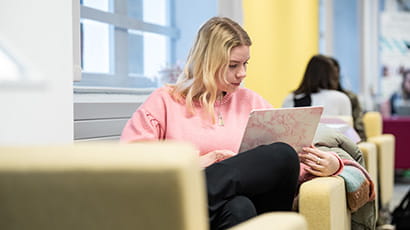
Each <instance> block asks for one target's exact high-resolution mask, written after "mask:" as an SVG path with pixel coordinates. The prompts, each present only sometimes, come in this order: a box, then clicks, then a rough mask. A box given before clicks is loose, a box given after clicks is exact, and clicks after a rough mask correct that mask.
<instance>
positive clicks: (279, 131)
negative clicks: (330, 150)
mask: <svg viewBox="0 0 410 230" xmlns="http://www.w3.org/2000/svg"><path fill="white" fill-rule="evenodd" d="M322 112H323V107H322V106H310V107H295V108H278V109H258V110H253V111H252V112H251V113H250V114H249V120H248V123H247V125H246V129H245V132H244V135H243V137H242V143H241V147H240V148H239V152H244V151H247V150H249V149H252V148H255V147H257V146H259V145H264V144H270V143H273V142H285V143H288V144H289V145H291V146H292V147H293V148H294V149H295V150H296V152H300V151H301V149H302V147H307V146H310V145H311V144H312V141H313V137H314V136H315V133H316V128H317V126H318V124H319V121H320V117H321V115H322Z"/></svg>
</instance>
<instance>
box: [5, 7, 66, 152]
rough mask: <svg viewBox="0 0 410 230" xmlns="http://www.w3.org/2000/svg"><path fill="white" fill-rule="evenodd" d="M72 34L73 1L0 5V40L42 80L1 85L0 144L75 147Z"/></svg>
mask: <svg viewBox="0 0 410 230" xmlns="http://www.w3.org/2000/svg"><path fill="white" fill-rule="evenodd" d="M72 34H73V33H72V2H71V1H68V0H41V1H33V0H12V1H0V41H1V39H2V38H3V40H4V41H7V44H9V46H8V47H9V49H10V50H9V51H10V52H11V53H14V54H16V55H17V56H18V57H21V60H23V61H24V64H25V65H27V66H28V67H29V68H30V69H32V70H34V71H35V72H37V73H38V74H39V75H40V77H41V78H42V81H41V84H40V86H39V85H31V84H28V85H25V86H22V85H19V84H17V85H15V86H9V87H7V88H6V87H5V86H4V85H3V86H2V85H1V82H0V145H9V144H19V145H30V144H56V143H70V142H72V136H73V93H72V79H73V74H72V72H73V60H72V59H73V45H72V43H73V42H72V41H73V35H72ZM5 48H7V46H6V47H5Z"/></svg>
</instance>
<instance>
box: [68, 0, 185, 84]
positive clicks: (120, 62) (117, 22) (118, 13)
mask: <svg viewBox="0 0 410 230" xmlns="http://www.w3.org/2000/svg"><path fill="white" fill-rule="evenodd" d="M112 4H113V6H114V7H113V8H114V12H106V11H102V10H98V9H95V8H92V7H88V6H84V5H82V4H81V5H80V18H81V19H89V20H93V21H97V22H101V23H106V24H108V25H110V26H112V33H111V34H112V38H113V39H110V40H112V41H113V42H112V44H111V45H112V47H113V48H112V51H114V52H111V54H110V65H111V66H110V67H113V68H110V69H111V70H112V73H90V72H84V71H82V74H81V75H82V77H81V79H80V81H76V82H74V88H88V87H94V88H95V87H102V88H105V89H107V88H116V89H118V88H125V89H127V88H133V89H142V91H147V90H146V89H147V87H141V85H145V84H144V83H143V82H144V81H146V83H148V84H149V83H152V82H150V80H149V78H147V77H145V76H144V75H141V76H135V75H134V74H130V73H129V61H130V60H129V54H128V36H129V34H131V33H130V32H128V30H134V31H138V32H142V33H143V32H149V33H154V34H159V35H164V36H167V37H168V38H169V41H170V43H169V46H168V47H169V50H168V52H167V53H168V61H169V63H175V60H176V52H175V49H176V48H175V47H176V41H177V40H178V38H179V37H180V31H179V29H178V28H176V26H175V20H174V18H175V16H174V14H175V10H174V8H175V7H174V5H175V2H174V0H169V1H167V4H168V6H167V8H168V9H169V19H168V20H169V25H168V26H162V25H158V24H153V23H149V22H144V21H143V20H142V10H141V17H140V18H141V20H140V19H137V18H134V17H129V16H128V12H127V4H128V3H127V1H119V0H112ZM137 4H140V6H139V7H140V8H141V9H142V0H140V1H138V2H137ZM80 29H81V28H80ZM81 43H82V42H81ZM140 45H141V50H142V49H143V48H142V46H143V44H142V40H141V44H140ZM81 52H82V51H81ZM143 61H144V60H143V59H140V60H138V63H136V65H140V66H143ZM148 88H156V86H154V85H153V86H152V87H148ZM117 91H118V90H117ZM138 91H139V90H138Z"/></svg>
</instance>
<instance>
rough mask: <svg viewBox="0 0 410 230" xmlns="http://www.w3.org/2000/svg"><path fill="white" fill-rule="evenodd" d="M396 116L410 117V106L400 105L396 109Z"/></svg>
mask: <svg viewBox="0 0 410 230" xmlns="http://www.w3.org/2000/svg"><path fill="white" fill-rule="evenodd" d="M396 114H397V115H398V116H410V105H408V104H406V105H399V106H397V107H396Z"/></svg>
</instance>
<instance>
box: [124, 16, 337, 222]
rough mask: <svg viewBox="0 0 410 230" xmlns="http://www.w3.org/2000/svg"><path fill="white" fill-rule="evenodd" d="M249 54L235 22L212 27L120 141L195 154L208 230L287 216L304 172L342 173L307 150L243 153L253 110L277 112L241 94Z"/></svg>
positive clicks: (282, 147) (328, 158)
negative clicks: (184, 145) (183, 147)
mask: <svg viewBox="0 0 410 230" xmlns="http://www.w3.org/2000/svg"><path fill="white" fill-rule="evenodd" d="M250 46H251V40H250V38H249V36H248V34H247V33H246V31H245V30H244V29H243V28H242V27H241V26H240V25H239V24H237V23H236V22H234V21H232V20H231V19H229V18H225V17H214V18H211V19H210V20H208V21H207V22H206V23H205V24H204V25H203V26H202V27H201V28H200V30H199V32H198V35H197V37H196V41H195V43H194V45H193V47H192V49H191V51H190V53H189V55H188V58H187V62H186V64H185V67H184V71H183V72H182V74H181V75H180V76H179V79H178V81H177V83H176V84H172V85H166V86H164V87H161V88H159V89H156V90H155V91H154V92H153V93H152V94H151V95H150V96H149V97H148V99H147V100H146V101H145V102H144V103H143V104H142V105H141V106H140V107H139V108H138V109H137V110H136V111H135V113H134V114H133V115H132V117H131V119H129V121H128V122H127V124H126V125H125V127H124V129H123V132H122V135H121V141H122V142H137V141H162V140H175V141H184V142H190V143H192V144H193V145H195V146H196V147H197V149H198V157H199V164H200V165H201V166H202V167H203V168H204V174H205V178H206V188H207V194H208V210H209V221H210V228H211V229H226V228H229V227H231V226H234V225H236V224H239V223H241V222H243V221H245V220H247V219H249V218H251V217H254V216H256V215H259V214H261V213H265V212H271V211H290V210H291V209H292V204H293V200H294V197H295V194H296V191H297V185H298V179H299V172H301V173H303V172H309V173H311V174H313V175H315V176H329V175H336V174H338V173H340V171H341V170H342V169H343V166H344V164H343V161H342V160H341V159H340V157H339V156H338V155H337V154H336V153H334V154H329V152H324V151H321V150H319V149H318V148H316V147H314V146H306V147H305V148H304V149H303V151H302V152H300V153H299V155H298V153H296V151H295V150H294V149H293V148H292V147H291V146H290V145H288V144H285V143H282V142H276V143H271V144H268V145H260V146H258V147H256V148H254V149H251V150H248V151H245V152H241V153H238V151H239V147H240V144H241V139H242V135H243V133H244V130H245V127H246V123H247V121H248V117H249V113H250V112H251V110H253V109H262V108H271V107H272V106H271V105H270V103H268V102H267V101H266V100H265V99H263V98H262V97H261V96H260V95H258V94H257V93H255V92H254V91H251V90H249V89H246V88H243V87H241V82H242V81H243V80H244V79H245V77H246V68H247V64H248V60H249V58H250ZM302 164H303V165H304V167H303V168H301V165H302Z"/></svg>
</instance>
